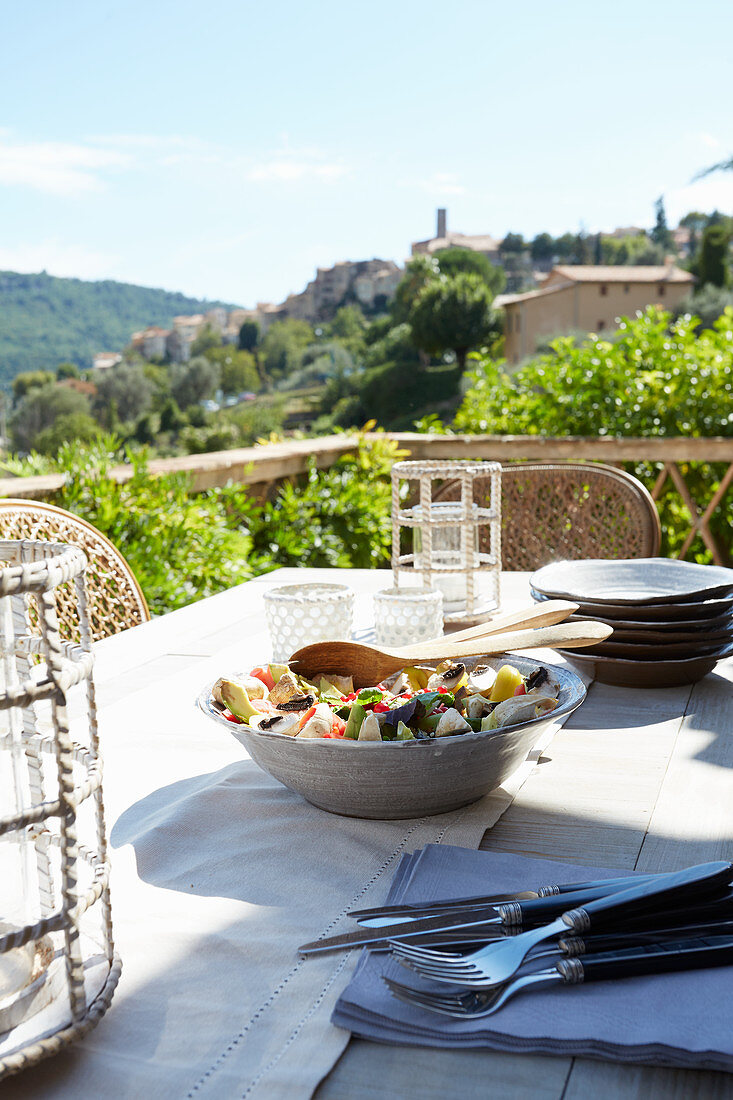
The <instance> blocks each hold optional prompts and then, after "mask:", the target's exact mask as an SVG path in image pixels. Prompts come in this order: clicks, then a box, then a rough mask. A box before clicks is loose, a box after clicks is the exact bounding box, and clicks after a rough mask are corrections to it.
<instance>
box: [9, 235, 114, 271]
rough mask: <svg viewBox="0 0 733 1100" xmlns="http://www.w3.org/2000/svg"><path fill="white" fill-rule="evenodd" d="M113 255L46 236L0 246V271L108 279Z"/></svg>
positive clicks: (111, 269)
mask: <svg viewBox="0 0 733 1100" xmlns="http://www.w3.org/2000/svg"><path fill="white" fill-rule="evenodd" d="M116 260H117V257H115V256H110V255H108V254H106V253H104V252H98V251H95V250H94V249H90V248H85V247H84V246H83V245H74V244H65V243H64V242H63V241H60V240H58V239H56V238H48V239H47V240H44V241H39V242H37V243H35V244H30V243H28V244H19V245H11V246H9V247H3V246H1V245H0V270H3V271H21V272H36V271H47V272H48V273H49V275H59V276H62V277H64V278H73V279H108V278H112V277H113V274H112V272H113V269H114V266H115V263H116Z"/></svg>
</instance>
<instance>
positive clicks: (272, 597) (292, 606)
mask: <svg viewBox="0 0 733 1100" xmlns="http://www.w3.org/2000/svg"><path fill="white" fill-rule="evenodd" d="M264 599H265V618H266V619H267V628H268V630H269V632H270V642H271V644H272V659H273V661H278V662H283V661H287V660H289V658H290V657H291V656H292V655H293V653H295V651H296V650H297V649H300V648H301V646H304V645H310V644H311V643H312V642H326V641H334V642H341V641H349V640H350V638H351V628H352V622H353V618H354V593H353V591H352V590H351V589H350V588H348V587H347V586H346V585H345V584H286V585H283V586H282V587H280V588H271V589H270V591H269V592H265V596H264Z"/></svg>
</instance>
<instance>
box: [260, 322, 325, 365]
mask: <svg viewBox="0 0 733 1100" xmlns="http://www.w3.org/2000/svg"><path fill="white" fill-rule="evenodd" d="M314 339H315V333H314V332H313V329H312V328H311V326H310V325H309V324H308V322H307V321H296V320H290V319H289V320H285V321H276V322H275V323H274V324H273V325H271V326H270V328H269V329H268V330H267V333H266V334H265V338H264V340H263V341H262V350H261V352H260V357H261V359H262V364H263V366H264V370H265V374H266V375H268V377H270V378H275V379H277V378H283V377H284V376H285V375H287V374H290V373H291V372H292V371H294V370H297V369H298V367H299V366H300V364H301V360H302V356H303V352H304V351H305V349H306V348H307V347H308V345H309V344H312V343H313V341H314Z"/></svg>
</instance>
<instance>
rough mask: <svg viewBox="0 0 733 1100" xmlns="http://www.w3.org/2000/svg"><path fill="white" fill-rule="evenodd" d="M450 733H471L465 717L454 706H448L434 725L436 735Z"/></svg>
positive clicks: (440, 735) (443, 735)
mask: <svg viewBox="0 0 733 1100" xmlns="http://www.w3.org/2000/svg"><path fill="white" fill-rule="evenodd" d="M452 733H473V730H472V729H471V727H470V726H469V724H468V722H467V721H466V719H465V718H464V717H463V715H462V714H461V712H460V711H459V710H456V708H455V707H449V708H448V710H447V711H445V713H444V714H441V716H440V720H439V721H438V724H437V726H436V727H435V736H436V737H449V736H450V734H452Z"/></svg>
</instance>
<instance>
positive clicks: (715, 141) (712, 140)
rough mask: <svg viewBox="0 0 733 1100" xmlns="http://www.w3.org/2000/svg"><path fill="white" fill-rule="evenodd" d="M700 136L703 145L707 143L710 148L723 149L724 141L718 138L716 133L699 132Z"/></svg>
mask: <svg viewBox="0 0 733 1100" xmlns="http://www.w3.org/2000/svg"><path fill="white" fill-rule="evenodd" d="M698 137H699V139H700V141H701V142H702V144H703V145H706V146H707V147H708V149H722V148H723V142H722V141H721V140H720V139H719V138H716V137H715V135H714V134H707V133H705V132H704V131H703V132H702V133H700V134H698Z"/></svg>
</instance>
